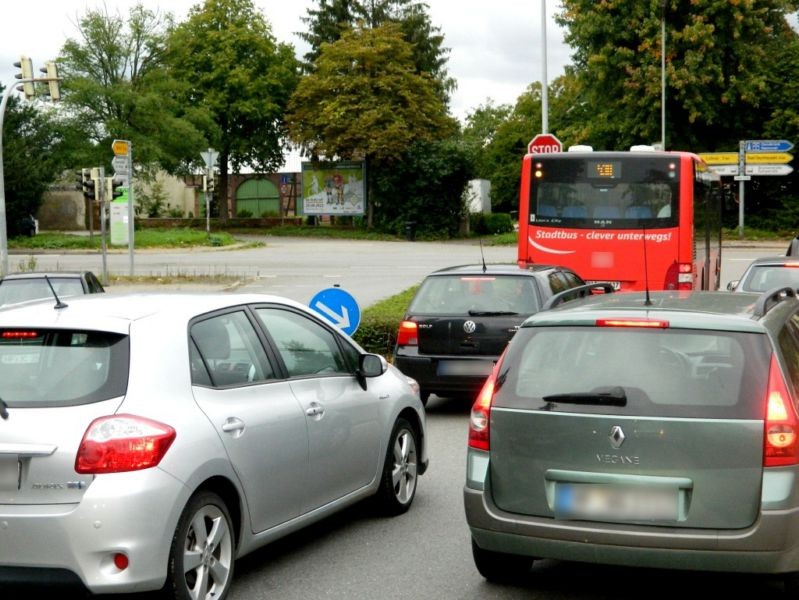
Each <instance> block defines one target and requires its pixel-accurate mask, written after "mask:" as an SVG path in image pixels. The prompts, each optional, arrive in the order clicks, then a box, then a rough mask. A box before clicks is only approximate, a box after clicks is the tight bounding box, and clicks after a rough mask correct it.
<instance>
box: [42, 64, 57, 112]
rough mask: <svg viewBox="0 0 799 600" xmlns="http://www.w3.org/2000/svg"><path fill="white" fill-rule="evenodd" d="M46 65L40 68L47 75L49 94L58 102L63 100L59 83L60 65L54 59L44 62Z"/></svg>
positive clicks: (51, 98)
mask: <svg viewBox="0 0 799 600" xmlns="http://www.w3.org/2000/svg"><path fill="white" fill-rule="evenodd" d="M44 65H45V66H43V67H42V68H41V69H39V70H40V71H41V72H42V73H44V74H45V75H46V77H45V79H46V80H47V85H48V92H47V95H48V96H50V100H52V101H53V102H58V101H59V100H61V88H60V87H59V85H58V81H59V80H58V67H57V66H56V64H55V62H53V61H48V62H46V63H44Z"/></svg>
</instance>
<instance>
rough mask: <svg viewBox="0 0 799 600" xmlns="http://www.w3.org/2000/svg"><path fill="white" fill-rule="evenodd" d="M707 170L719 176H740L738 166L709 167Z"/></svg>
mask: <svg viewBox="0 0 799 600" xmlns="http://www.w3.org/2000/svg"><path fill="white" fill-rule="evenodd" d="M707 168H708V169H710V170H711V171H712V172H713V173H716V174H718V175H737V174H738V165H708V166H707Z"/></svg>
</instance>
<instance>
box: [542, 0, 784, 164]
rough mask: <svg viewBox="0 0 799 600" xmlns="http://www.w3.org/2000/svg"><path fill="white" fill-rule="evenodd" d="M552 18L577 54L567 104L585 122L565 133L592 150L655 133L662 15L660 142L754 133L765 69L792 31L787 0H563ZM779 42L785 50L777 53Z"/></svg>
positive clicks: (724, 140) (716, 140)
mask: <svg viewBox="0 0 799 600" xmlns="http://www.w3.org/2000/svg"><path fill="white" fill-rule="evenodd" d="M562 6H563V11H562V12H561V13H560V15H559V16H558V22H559V23H560V24H561V25H562V26H564V27H565V28H566V31H567V33H566V42H567V43H568V44H569V45H570V46H571V47H572V48H573V49H574V50H575V54H574V57H573V58H574V67H575V71H574V72H575V74H576V76H577V81H576V82H575V88H574V89H573V90H572V96H573V98H574V100H576V101H578V102H580V103H585V105H587V106H588V107H589V109H590V110H589V111H587V112H586V113H585V114H584V115H583V116H586V117H588V120H586V121H583V122H582V123H581V124H579V125H578V124H577V123H576V122H574V123H572V124H571V125H570V134H571V133H574V134H575V136H576V137H579V138H582V139H580V141H585V142H587V143H590V144H592V145H594V146H596V147H598V148H603V149H608V150H614V149H625V148H627V147H629V146H630V145H631V144H634V143H642V142H643V143H646V142H653V141H657V140H659V139H660V110H661V101H660V98H661V93H660V89H661V87H660V86H661V37H660V28H661V18H665V23H666V30H667V37H666V77H667V92H666V102H667V105H666V114H667V117H666V119H667V140H666V142H667V146H668V147H672V148H690V149H693V150H712V149H715V147H716V146H720V147H724V148H726V147H730V144H732V143H734V142H736V141H737V140H739V139H741V136H742V134H745V133H746V132H754V131H758V132H759V131H760V128H761V127H762V123H763V121H765V120H768V119H769V115H768V114H764V112H763V111H764V109H766V105H767V102H765V101H764V99H765V97H766V96H767V95H768V94H769V92H770V91H771V90H770V88H769V73H770V72H771V70H772V69H771V65H772V64H773V63H774V61H775V60H778V61H779V60H781V58H782V57H781V56H774V55H773V54H771V55H769V54H768V52H767V49H768V47H769V42H770V40H775V39H779V40H781V42H780V46H778V47H775V48H773V50H776V51H777V52H778V53H779V54H783V53H784V52H790V48H791V47H793V45H794V44H795V43H796V42H795V39H796V34H795V33H794V32H792V31H791V30H790V28H789V27H788V25H787V23H786V21H785V16H786V14H787V13H789V12H791V11H793V10H796V8H797V3H796V2H795V1H791V0H762V1H758V2H754V1H752V0H740V1H735V2H731V1H728V0H646V1H641V0H602V1H601V2H597V1H595V0H564V1H563V3H562ZM786 42H789V43H787V44H786ZM780 48H782V49H783V50H780Z"/></svg>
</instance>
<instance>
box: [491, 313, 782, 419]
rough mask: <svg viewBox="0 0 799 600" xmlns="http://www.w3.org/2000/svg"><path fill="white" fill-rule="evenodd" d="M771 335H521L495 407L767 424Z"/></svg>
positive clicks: (541, 331) (552, 330)
mask: <svg viewBox="0 0 799 600" xmlns="http://www.w3.org/2000/svg"><path fill="white" fill-rule="evenodd" d="M770 352H771V351H770V346H769V343H768V340H767V339H766V336H765V335H762V334H756V333H740V332H726V331H711V330H691V329H669V328H666V329H654V330H653V329H643V328H637V327H529V328H523V329H521V330H520V331H519V332H518V333H517V334H516V337H515V338H514V340H513V342H512V345H511V350H510V351H509V352H508V355H507V357H506V361H505V363H503V370H502V373H503V375H504V377H502V378H500V382H501V386H500V388H499V390H498V392H497V395H496V397H495V401H494V404H495V405H496V406H501V407H507V408H524V409H534V410H547V411H558V412H580V413H595V414H619V415H627V416H629V415H631V414H633V415H640V416H654V417H690V418H734V419H762V418H763V416H764V408H763V406H764V397H765V390H766V385H767V383H768V382H767V376H768V365H769V363H768V361H769V357H770Z"/></svg>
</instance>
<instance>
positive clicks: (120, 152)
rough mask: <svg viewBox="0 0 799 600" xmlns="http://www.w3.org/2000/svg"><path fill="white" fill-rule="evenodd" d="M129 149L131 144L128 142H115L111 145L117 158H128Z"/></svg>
mask: <svg viewBox="0 0 799 600" xmlns="http://www.w3.org/2000/svg"><path fill="white" fill-rule="evenodd" d="M129 147H130V142H129V141H127V140H114V143H113V144H111V149H112V150H113V151H114V155H115V156H127V155H128V149H129Z"/></svg>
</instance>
